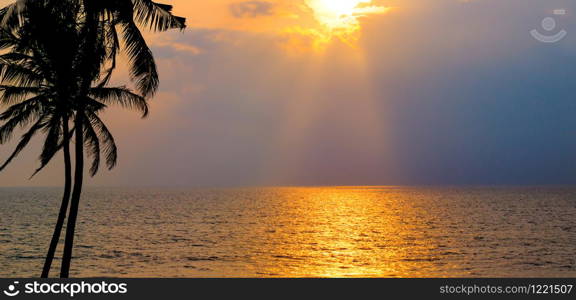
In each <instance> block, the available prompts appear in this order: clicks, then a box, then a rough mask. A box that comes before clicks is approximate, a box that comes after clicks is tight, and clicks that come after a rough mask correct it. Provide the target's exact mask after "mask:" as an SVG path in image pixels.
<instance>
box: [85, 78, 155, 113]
mask: <svg viewBox="0 0 576 300" xmlns="http://www.w3.org/2000/svg"><path fill="white" fill-rule="evenodd" d="M90 96H92V97H94V98H96V99H97V100H98V101H100V102H102V103H104V104H109V105H120V106H122V107H124V108H127V109H134V110H138V111H140V112H141V113H142V117H143V118H144V117H147V116H148V103H147V101H146V99H145V98H144V97H142V96H140V95H138V94H135V93H133V92H132V91H131V90H130V89H128V88H126V87H123V86H121V87H96V88H92V89H91V90H90Z"/></svg>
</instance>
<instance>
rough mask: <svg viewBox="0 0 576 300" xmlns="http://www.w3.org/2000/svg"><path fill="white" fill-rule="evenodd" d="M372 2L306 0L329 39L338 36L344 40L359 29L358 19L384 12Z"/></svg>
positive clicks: (359, 0) (383, 8)
mask: <svg viewBox="0 0 576 300" xmlns="http://www.w3.org/2000/svg"><path fill="white" fill-rule="evenodd" d="M373 2H374V1H373V0H307V4H308V6H309V7H310V8H311V9H312V10H313V13H314V16H315V18H316V20H317V21H318V22H319V23H320V24H321V25H322V26H323V27H324V28H323V29H324V30H323V31H325V32H326V33H327V34H328V35H329V37H330V38H331V37H332V36H339V37H340V38H344V39H346V40H348V39H350V37H351V35H353V34H354V33H356V32H357V31H358V30H359V29H360V21H359V18H360V17H363V16H366V15H370V14H381V13H384V12H385V11H386V8H385V7H383V6H377V5H374V4H373Z"/></svg>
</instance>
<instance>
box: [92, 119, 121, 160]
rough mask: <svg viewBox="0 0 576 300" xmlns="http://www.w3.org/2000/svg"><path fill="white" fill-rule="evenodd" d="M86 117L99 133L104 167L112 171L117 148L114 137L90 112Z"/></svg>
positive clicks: (116, 157) (116, 158) (116, 156)
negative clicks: (104, 161) (102, 147)
mask: <svg viewBox="0 0 576 300" xmlns="http://www.w3.org/2000/svg"><path fill="white" fill-rule="evenodd" d="M86 116H87V117H88V119H89V120H90V122H91V124H92V126H94V128H95V129H96V130H97V132H98V133H99V137H100V141H101V143H102V144H103V145H104V149H103V153H104V155H105V156H106V166H107V167H108V170H112V169H113V168H114V167H115V166H116V164H117V162H118V147H117V146H116V141H115V140H114V136H113V135H112V133H110V131H109V130H108V127H106V124H104V122H102V120H101V119H100V118H99V117H98V115H97V114H95V113H94V112H92V111H88V112H87V113H86Z"/></svg>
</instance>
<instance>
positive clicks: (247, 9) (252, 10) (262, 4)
mask: <svg viewBox="0 0 576 300" xmlns="http://www.w3.org/2000/svg"><path fill="white" fill-rule="evenodd" d="M229 9H230V13H231V14H232V15H233V16H234V17H235V18H257V17H261V16H272V15H274V12H273V9H274V4H273V3H271V2H267V1H245V2H237V3H232V4H230V6H229Z"/></svg>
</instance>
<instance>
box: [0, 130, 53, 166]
mask: <svg viewBox="0 0 576 300" xmlns="http://www.w3.org/2000/svg"><path fill="white" fill-rule="evenodd" d="M44 126H45V124H44V123H43V120H42V119H40V120H38V121H37V122H36V124H34V126H32V128H30V130H29V131H28V132H26V133H25V134H24V135H22V138H21V139H20V142H19V143H18V145H17V146H16V149H15V150H14V152H12V154H11V155H10V156H9V157H8V159H7V160H6V161H5V162H4V164H2V165H1V166H0V172H1V171H3V170H4V169H5V168H6V167H7V166H8V165H9V164H10V163H11V162H12V160H14V158H16V157H17V156H18V154H20V152H22V150H24V148H26V146H27V145H28V143H30V140H31V139H32V137H34V135H35V134H36V133H37V132H38V130H40V129H42V128H43V127H44Z"/></svg>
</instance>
